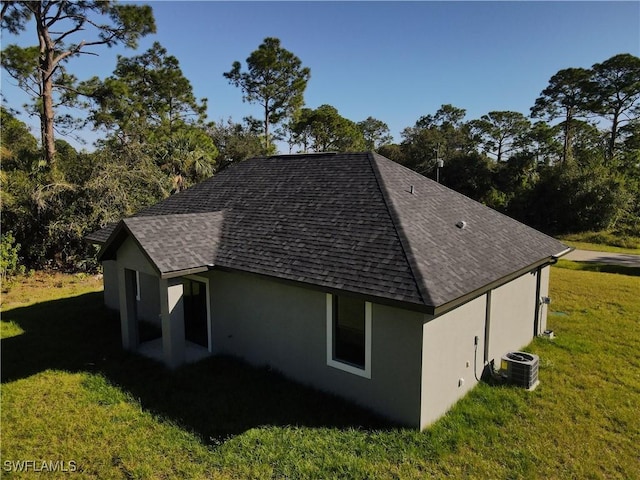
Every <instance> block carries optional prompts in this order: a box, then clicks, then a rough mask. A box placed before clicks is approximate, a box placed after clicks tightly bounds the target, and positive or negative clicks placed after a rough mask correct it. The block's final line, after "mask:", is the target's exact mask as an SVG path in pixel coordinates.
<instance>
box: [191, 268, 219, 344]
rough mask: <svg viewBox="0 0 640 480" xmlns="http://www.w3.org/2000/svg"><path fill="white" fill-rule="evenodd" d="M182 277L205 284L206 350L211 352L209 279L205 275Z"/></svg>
mask: <svg viewBox="0 0 640 480" xmlns="http://www.w3.org/2000/svg"><path fill="white" fill-rule="evenodd" d="M184 278H187V279H189V280H195V281H196V282H201V283H204V284H205V294H206V299H207V344H208V346H207V350H209V353H212V352H213V338H212V337H213V334H212V332H211V296H210V289H209V279H208V278H207V277H201V276H200V275H185V276H184Z"/></svg>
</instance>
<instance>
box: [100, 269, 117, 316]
mask: <svg viewBox="0 0 640 480" xmlns="http://www.w3.org/2000/svg"><path fill="white" fill-rule="evenodd" d="M102 281H103V284H104V304H105V305H106V307H107V308H110V309H111V310H119V309H120V297H119V296H118V262H116V261H115V260H106V261H104V262H102Z"/></svg>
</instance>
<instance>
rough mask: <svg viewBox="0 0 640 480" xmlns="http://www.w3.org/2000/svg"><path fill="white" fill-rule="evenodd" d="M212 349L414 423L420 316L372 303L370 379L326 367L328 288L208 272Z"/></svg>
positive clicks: (416, 422) (417, 407)
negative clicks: (298, 285)
mask: <svg viewBox="0 0 640 480" xmlns="http://www.w3.org/2000/svg"><path fill="white" fill-rule="evenodd" d="M207 275H208V276H209V278H210V286H211V304H212V305H211V315H212V339H213V347H214V351H215V352H216V353H224V354H230V355H234V356H238V357H241V358H243V359H245V360H247V361H248V362H250V363H251V364H253V365H257V366H263V365H269V366H271V367H272V368H274V369H275V370H278V371H280V372H282V373H283V374H284V375H285V376H287V377H289V378H292V379H294V380H297V381H299V382H301V383H304V384H307V385H311V386H314V387H316V388H319V389H321V390H324V391H328V392H331V393H335V394H337V395H340V396H342V397H345V398H347V399H349V400H351V401H354V402H355V403H358V404H360V405H363V406H365V407H368V408H370V409H372V410H373V411H376V412H378V413H380V414H382V415H385V416H387V417H389V418H391V419H393V420H395V421H398V422H401V423H404V424H407V425H412V426H415V427H418V426H419V422H420V366H421V365H420V363H421V362H420V360H421V346H422V345H421V336H422V335H421V331H422V323H423V319H424V316H423V315H422V314H419V313H415V312H409V311H405V310H400V309H397V308H392V307H386V306H382V305H377V304H373V306H372V344H371V356H372V360H371V379H367V378H363V377H360V376H357V375H354V374H351V373H348V372H344V371H341V370H338V369H336V368H334V367H331V366H328V365H327V346H326V345H327V344H326V342H327V333H326V318H327V316H326V293H325V292H322V291H317V290H311V289H307V288H301V287H297V286H292V285H290V284H283V283H279V282H275V281H271V280H268V279H265V278H263V277H258V276H254V275H249V274H241V273H228V272H221V271H213V272H209V273H208V274H207Z"/></svg>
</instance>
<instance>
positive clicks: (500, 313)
mask: <svg viewBox="0 0 640 480" xmlns="http://www.w3.org/2000/svg"><path fill="white" fill-rule="evenodd" d="M536 277H537V275H536V272H535V271H534V273H526V274H524V275H522V276H521V277H518V278H516V279H515V280H513V281H511V282H509V283H507V284H506V285H503V286H501V287H498V288H496V289H495V290H493V291H492V293H491V319H490V332H489V361H491V360H492V359H493V360H495V362H496V366H497V367H498V366H500V358H502V355H504V354H505V353H507V352H509V351H512V350H519V349H521V348H522V347H524V346H526V345H528V344H529V343H530V342H531V340H532V339H533V323H534V317H535V311H536V303H537V302H536Z"/></svg>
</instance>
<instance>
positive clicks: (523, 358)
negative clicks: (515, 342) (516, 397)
mask: <svg viewBox="0 0 640 480" xmlns="http://www.w3.org/2000/svg"><path fill="white" fill-rule="evenodd" d="M539 363H540V357H538V356H537V355H534V354H533V353H527V352H509V353H506V354H505V355H503V356H502V360H501V362H500V375H501V376H502V378H504V379H505V380H506V381H507V382H509V383H512V384H514V385H518V386H520V387H524V388H526V389H527V390H533V389H534V388H536V387H537V386H538V383H539V381H538V364H539Z"/></svg>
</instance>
